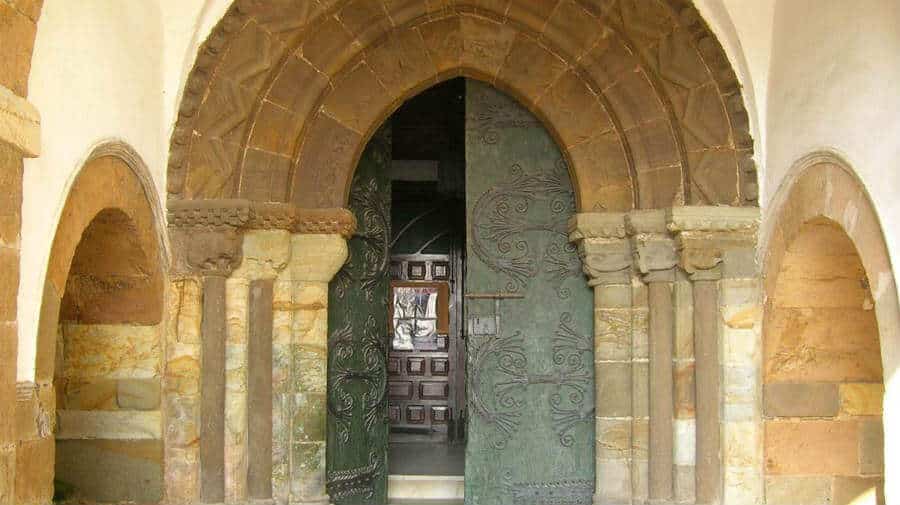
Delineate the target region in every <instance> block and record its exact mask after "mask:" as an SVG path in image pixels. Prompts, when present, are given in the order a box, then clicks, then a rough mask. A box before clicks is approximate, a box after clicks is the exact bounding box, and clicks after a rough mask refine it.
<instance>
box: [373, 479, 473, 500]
mask: <svg viewBox="0 0 900 505" xmlns="http://www.w3.org/2000/svg"><path fill="white" fill-rule="evenodd" d="M464 488H465V481H464V477H463V476H462V475H390V476H388V501H390V502H391V503H392V504H393V503H397V504H398V505H399V504H401V503H402V504H403V505H414V504H418V503H428V504H430V505H450V504H454V503H462V500H463V497H464V494H463V493H464ZM401 500H405V501H401ZM410 500H411V501H410ZM434 500H443V501H434Z"/></svg>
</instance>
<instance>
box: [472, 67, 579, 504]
mask: <svg viewBox="0 0 900 505" xmlns="http://www.w3.org/2000/svg"><path fill="white" fill-rule="evenodd" d="M466 207H467V209H466V210H467V250H468V258H467V267H468V270H467V276H466V292H467V294H469V295H476V294H485V293H498V292H500V293H511V294H514V295H516V296H521V297H522V298H520V299H504V300H499V301H495V300H491V299H471V298H470V299H467V301H466V313H467V319H468V320H469V325H470V326H469V327H470V331H469V335H468V339H469V340H468V344H467V345H468V351H467V352H468V356H467V375H468V395H469V397H468V403H469V429H468V446H467V451H466V503H468V504H477V505H491V504H498V505H509V504H514V505H525V504H529V505H530V504H546V503H554V504H589V503H591V497H592V494H593V479H594V406H593V384H594V379H593V354H592V352H593V351H592V349H593V345H592V335H593V327H592V325H593V310H592V307H593V301H592V300H593V295H592V293H591V291H590V289H589V287H588V286H587V283H586V282H585V279H584V276H583V274H582V271H581V263H580V260H579V258H578V256H577V252H576V251H575V249H574V247H572V246H571V245H570V244H569V243H568V240H567V236H566V235H567V234H566V222H567V220H568V219H569V217H570V216H571V215H572V214H573V213H574V212H575V197H574V193H573V190H572V185H571V182H570V180H569V176H568V172H567V168H566V165H565V162H564V161H563V158H562V156H561V154H560V151H559V149H558V148H557V146H556V145H555V143H554V142H553V140H552V139H551V137H550V135H549V134H548V133H547V131H546V130H545V129H544V128H543V126H542V125H541V124H540V122H539V121H538V120H537V119H536V118H535V117H534V116H533V115H531V113H529V112H528V111H527V110H526V109H525V108H524V107H522V106H521V105H519V104H518V103H516V102H515V101H513V100H512V99H510V98H509V97H507V96H506V95H504V94H502V93H500V92H499V91H497V90H495V89H494V88H492V87H490V86H488V85H486V84H484V83H481V82H476V81H471V80H470V81H468V82H467V90H466ZM498 307H499V313H497V312H496V311H497V309H498ZM495 316H499V317H497V318H496V319H495ZM473 318H477V322H473ZM497 326H499V328H497Z"/></svg>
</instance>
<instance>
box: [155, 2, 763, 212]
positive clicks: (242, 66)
mask: <svg viewBox="0 0 900 505" xmlns="http://www.w3.org/2000/svg"><path fill="white" fill-rule="evenodd" d="M538 68H539V69H540V71H539V72H538V71H536V69H538ZM460 74H462V75H466V76H468V77H471V78H476V79H481V80H484V81H487V82H489V83H491V84H493V85H495V86H497V87H499V88H502V89H503V90H504V91H506V92H508V93H510V94H511V95H513V96H515V97H516V98H517V99H519V100H520V101H521V102H523V103H524V104H526V105H527V106H528V107H529V108H530V109H532V111H533V112H534V113H535V114H536V115H537V116H538V117H539V118H540V119H541V120H543V121H544V123H545V124H547V125H548V129H549V130H550V131H551V132H552V134H553V136H554V138H555V140H556V141H557V143H558V144H559V145H560V147H561V150H562V151H563V154H564V157H565V159H566V161H567V165H568V166H569V168H570V172H571V175H572V179H573V181H574V183H575V186H576V199H577V202H578V208H579V210H581V211H617V210H618V211H621V210H629V209H632V208H660V207H669V206H673V205H674V206H677V205H688V204H693V205H703V204H725V205H756V198H757V189H756V170H755V166H754V164H753V161H752V158H751V156H752V147H753V143H752V139H751V138H750V134H749V124H748V118H747V113H746V110H745V109H744V106H743V99H742V97H741V93H740V86H739V83H738V82H737V78H736V77H735V74H734V72H733V70H732V69H731V67H730V65H729V63H728V60H727V58H726V56H725V53H724V52H723V50H722V48H721V46H720V45H719V43H718V42H717V40H716V39H715V37H714V36H713V35H712V34H711V32H710V30H709V28H708V27H707V26H706V24H705V23H704V22H703V20H702V19H701V17H700V15H699V13H698V12H697V10H696V9H695V8H694V7H693V5H691V3H690V2H689V1H687V0H619V1H612V2H602V3H600V2H589V1H587V0H558V1H555V2H533V1H531V0H511V1H505V2H475V1H474V0H447V1H443V2H381V1H376V0H355V1H351V0H333V1H325V0H316V1H313V0H310V1H307V2H288V1H283V0H279V1H272V2H260V1H254V0H239V1H236V2H235V3H234V4H233V5H232V6H231V8H230V9H229V10H228V12H227V14H226V15H225V17H224V18H223V19H222V20H221V21H220V23H219V24H218V25H217V26H216V28H215V29H214V30H213V32H212V34H211V35H210V37H209V38H208V39H207V41H206V42H205V44H204V45H203V47H202V49H201V50H200V52H199V55H198V57H197V60H196V63H195V66H194V69H193V70H192V72H191V74H190V76H189V78H188V81H187V84H186V86H185V92H184V96H183V98H182V102H181V107H180V111H179V118H178V121H177V124H176V127H175V129H174V133H173V135H172V142H171V152H170V159H169V172H168V185H169V187H168V190H169V199H170V200H178V199H181V200H195V199H223V198H224V199H227V198H242V199H247V200H252V201H260V202H281V203H284V202H291V203H294V204H296V205H298V206H301V207H306V208H334V207H344V206H346V202H347V198H348V190H349V184H350V181H351V180H352V174H353V170H354V169H355V166H356V162H357V160H358V158H359V155H360V154H361V152H362V149H363V147H364V146H365V144H366V142H367V141H368V138H369V136H370V135H371V134H372V133H373V132H374V131H375V129H376V128H377V127H378V126H379V124H380V122H381V121H382V120H383V119H384V118H386V117H387V116H388V115H389V114H390V113H391V112H392V111H393V109H394V108H396V107H397V106H398V105H399V104H400V103H402V101H403V100H404V99H406V98H409V97H410V96H413V95H415V94H416V93H417V92H419V91H421V90H422V89H424V88H426V87H428V86H431V85H433V84H435V83H437V82H439V81H441V80H443V79H446V78H449V77H452V76H455V75H460Z"/></svg>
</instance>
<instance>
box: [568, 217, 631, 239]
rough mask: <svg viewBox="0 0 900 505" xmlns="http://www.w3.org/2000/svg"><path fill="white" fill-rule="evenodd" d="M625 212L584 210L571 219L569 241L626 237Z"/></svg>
mask: <svg viewBox="0 0 900 505" xmlns="http://www.w3.org/2000/svg"><path fill="white" fill-rule="evenodd" d="M626 236H627V235H626V230H625V214H624V213H622V212H583V213H580V214H575V215H574V216H572V217H571V218H570V219H569V241H570V242H575V241H577V240H583V239H593V238H604V239H624V238H626Z"/></svg>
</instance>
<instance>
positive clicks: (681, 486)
mask: <svg viewBox="0 0 900 505" xmlns="http://www.w3.org/2000/svg"><path fill="white" fill-rule="evenodd" d="M694 470H695V467H694V466H693V465H678V466H676V467H675V500H676V501H678V502H680V503H693V502H694V496H695V494H696V493H695V487H696V486H695V479H696V477H695V472H694Z"/></svg>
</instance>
